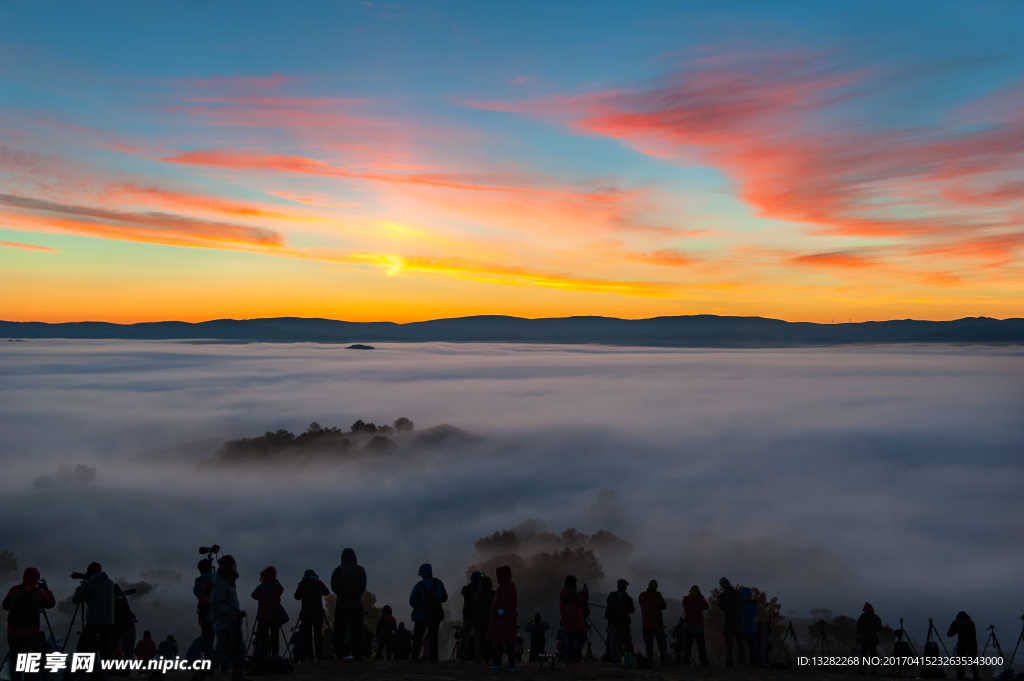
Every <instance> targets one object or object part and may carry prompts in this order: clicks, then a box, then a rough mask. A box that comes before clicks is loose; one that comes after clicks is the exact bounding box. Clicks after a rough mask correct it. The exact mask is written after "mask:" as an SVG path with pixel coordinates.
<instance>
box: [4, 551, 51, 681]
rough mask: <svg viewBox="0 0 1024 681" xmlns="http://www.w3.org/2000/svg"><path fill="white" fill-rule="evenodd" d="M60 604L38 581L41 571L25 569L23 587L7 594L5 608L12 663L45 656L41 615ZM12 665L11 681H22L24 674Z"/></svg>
mask: <svg viewBox="0 0 1024 681" xmlns="http://www.w3.org/2000/svg"><path fill="white" fill-rule="evenodd" d="M56 604H57V601H56V600H55V599H54V597H53V594H52V593H50V590H49V589H47V588H46V581H45V580H40V579H39V570H37V569H36V568H34V567H30V568H25V572H24V573H22V576H21V584H15V585H14V586H12V587H11V590H10V591H8V592H7V597H6V598H4V602H3V606H4V610H6V611H7V613H8V615H7V646H8V649H9V650H10V654H11V656H12V658H11V659H12V660H17V655H18V654H19V653H38V652H42V650H41V648H40V646H39V612H40V611H41V610H42V609H43V608H47V609H49V608H52V607H53V606H54V605H56ZM16 667H17V665H11V670H12V671H11V679H12V681H20V680H21V678H22V675H23V673H22V672H19V671H15V669H16Z"/></svg>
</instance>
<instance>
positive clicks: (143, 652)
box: [135, 629, 156, 667]
mask: <svg viewBox="0 0 1024 681" xmlns="http://www.w3.org/2000/svg"><path fill="white" fill-rule="evenodd" d="M135 657H136V658H137V659H139V660H141V661H142V664H143V667H145V665H147V664H149V661H150V660H152V659H153V658H154V657H156V641H154V640H153V635H152V634H151V633H149V630H148V629H147V630H146V631H144V632H142V638H141V639H139V642H138V643H136V644H135Z"/></svg>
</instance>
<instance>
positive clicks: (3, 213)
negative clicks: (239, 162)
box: [0, 194, 284, 248]
mask: <svg viewBox="0 0 1024 681" xmlns="http://www.w3.org/2000/svg"><path fill="white" fill-rule="evenodd" d="M0 218H2V219H3V220H4V221H5V222H6V226H9V227H13V228H15V229H27V230H31V231H39V232H66V233H72V234H82V235H86V236H99V237H104V238H109V239H121V240H126V241H139V242H144V243H160V244H168V245H174V246H201V247H209V248H227V247H231V246H248V247H258V248H267V247H271V248H274V247H280V246H283V245H284V237H283V236H282V235H281V234H280V233H278V232H274V231H270V230H266V229H261V228H258V227H246V226H242V225H234V224H229V223H225V222H212V221H207V220H199V219H195V218H189V217H185V216H181V215H174V214H170V213H159V212H145V213H135V212H124V211H116V210H111V209H106V208H93V207H90V206H83V205H74V204H67V203H58V202H56V201H46V200H43V199H33V198H25V197H21V196H14V195H11V194H0Z"/></svg>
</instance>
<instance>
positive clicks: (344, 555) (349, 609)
mask: <svg viewBox="0 0 1024 681" xmlns="http://www.w3.org/2000/svg"><path fill="white" fill-rule="evenodd" d="M331 590H332V591H333V592H334V593H335V594H336V595H337V597H338V600H337V603H336V604H335V606H334V654H335V655H341V652H340V651H341V649H342V647H343V645H344V644H345V635H346V633H349V632H350V633H349V638H350V640H351V643H352V654H351V657H352V658H353V659H356V660H361V659H362V657H363V652H364V651H363V629H365V628H366V624H365V623H364V622H363V592H365V591H366V570H365V569H363V566H362V565H360V564H359V561H358V560H357V559H356V552H355V549H345V550H344V551H342V552H341V565H339V566H338V567H336V568H334V572H333V573H332V574H331ZM365 653H366V655H369V654H370V651H369V650H367V651H365Z"/></svg>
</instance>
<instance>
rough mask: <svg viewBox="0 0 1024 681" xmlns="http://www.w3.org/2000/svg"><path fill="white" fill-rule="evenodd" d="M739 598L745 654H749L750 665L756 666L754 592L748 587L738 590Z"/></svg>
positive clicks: (755, 605) (755, 606)
mask: <svg viewBox="0 0 1024 681" xmlns="http://www.w3.org/2000/svg"><path fill="white" fill-rule="evenodd" d="M740 598H741V599H742V600H743V636H744V637H745V638H746V639H747V652H748V653H750V664H751V665H752V666H760V665H758V660H759V659H760V658H758V655H757V653H758V650H757V601H755V600H754V590H753V589H751V588H750V587H749V586H745V587H743V588H742V589H740Z"/></svg>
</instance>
